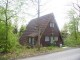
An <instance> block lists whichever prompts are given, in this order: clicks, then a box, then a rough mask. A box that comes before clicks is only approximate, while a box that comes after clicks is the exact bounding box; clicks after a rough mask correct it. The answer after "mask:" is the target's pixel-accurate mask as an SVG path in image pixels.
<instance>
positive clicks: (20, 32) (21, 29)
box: [19, 25, 26, 36]
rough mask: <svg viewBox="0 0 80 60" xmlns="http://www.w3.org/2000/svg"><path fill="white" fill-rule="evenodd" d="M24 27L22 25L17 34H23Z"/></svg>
mask: <svg viewBox="0 0 80 60" xmlns="http://www.w3.org/2000/svg"><path fill="white" fill-rule="evenodd" d="M25 29H26V27H25V26H23V25H22V26H21V28H20V31H19V36H21V35H22V34H23V32H24V31H25Z"/></svg>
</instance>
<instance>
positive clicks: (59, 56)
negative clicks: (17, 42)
mask: <svg viewBox="0 0 80 60" xmlns="http://www.w3.org/2000/svg"><path fill="white" fill-rule="evenodd" d="M18 60H80V48H75V49H70V50H66V51H62V52H56V53H51V54H47V55H41V56H36V57H31V58H24V59H18Z"/></svg>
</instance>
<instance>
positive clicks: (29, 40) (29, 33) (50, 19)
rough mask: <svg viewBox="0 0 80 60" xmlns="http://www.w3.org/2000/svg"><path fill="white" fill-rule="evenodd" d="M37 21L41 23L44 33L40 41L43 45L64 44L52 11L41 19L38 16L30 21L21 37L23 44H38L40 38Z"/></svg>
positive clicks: (42, 32)
mask: <svg viewBox="0 0 80 60" xmlns="http://www.w3.org/2000/svg"><path fill="white" fill-rule="evenodd" d="M37 22H38V23H39V24H40V30H41V34H42V36H41V39H40V43H41V45H42V46H49V45H57V46H60V45H62V44H63V40H62V37H61V34H60V31H59V28H58V25H57V23H56V20H55V18H54V15H53V14H52V13H51V14H47V15H44V16H41V17H40V18H39V20H38V19H37V18H36V19H33V20H31V21H30V22H29V24H28V26H27V29H26V30H25V32H24V33H23V35H22V36H21V37H20V43H21V44H22V45H26V44H28V45H30V46H33V45H36V44H37V40H38V30H37V25H38V24H37Z"/></svg>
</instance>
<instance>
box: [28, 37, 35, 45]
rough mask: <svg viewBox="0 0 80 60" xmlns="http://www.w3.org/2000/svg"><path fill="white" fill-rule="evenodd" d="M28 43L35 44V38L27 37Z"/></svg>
mask: <svg viewBox="0 0 80 60" xmlns="http://www.w3.org/2000/svg"><path fill="white" fill-rule="evenodd" d="M29 44H32V45H34V44H35V38H32V37H29Z"/></svg>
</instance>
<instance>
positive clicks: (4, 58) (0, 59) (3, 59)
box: [0, 46, 64, 60]
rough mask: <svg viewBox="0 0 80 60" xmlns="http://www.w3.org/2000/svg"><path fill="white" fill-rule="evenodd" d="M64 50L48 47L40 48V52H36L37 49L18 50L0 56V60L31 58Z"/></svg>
mask: <svg viewBox="0 0 80 60" xmlns="http://www.w3.org/2000/svg"><path fill="white" fill-rule="evenodd" d="M62 50H64V49H63V48H59V47H54V46H49V47H41V49H40V51H37V48H30V49H28V48H25V47H23V48H20V49H17V50H16V51H14V52H12V53H7V54H0V60H11V59H13V60H14V59H16V58H24V57H31V56H37V55H42V54H47V53H52V52H58V51H62Z"/></svg>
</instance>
